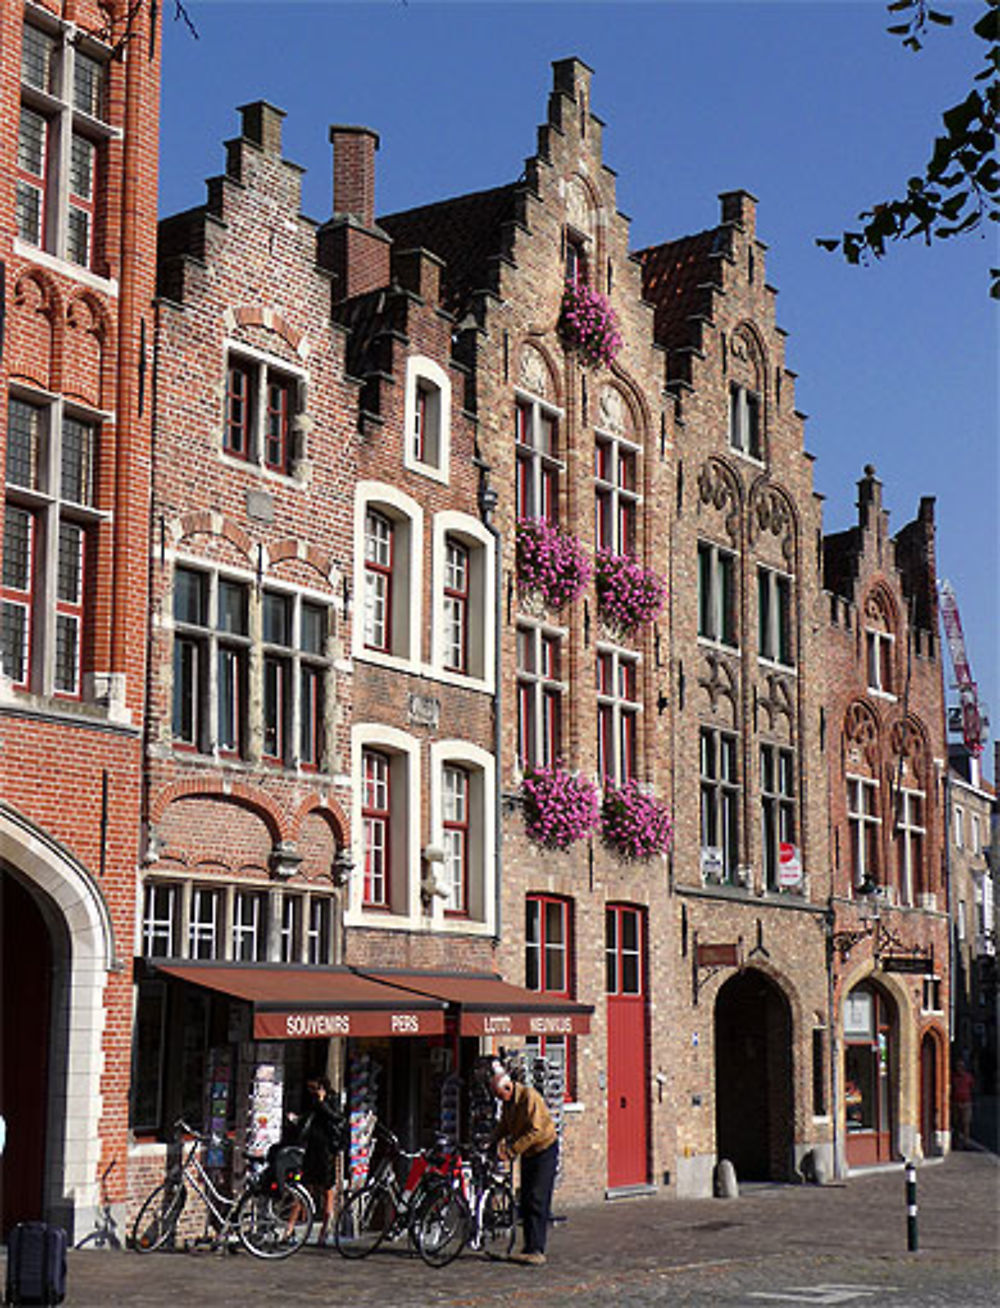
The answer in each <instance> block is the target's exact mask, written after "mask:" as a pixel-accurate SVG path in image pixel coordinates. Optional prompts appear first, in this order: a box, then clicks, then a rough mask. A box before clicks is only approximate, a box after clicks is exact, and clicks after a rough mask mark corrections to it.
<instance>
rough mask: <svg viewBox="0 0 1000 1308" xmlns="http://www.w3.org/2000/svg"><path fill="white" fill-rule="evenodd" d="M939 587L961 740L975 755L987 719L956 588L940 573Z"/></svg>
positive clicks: (981, 739) (983, 736)
mask: <svg viewBox="0 0 1000 1308" xmlns="http://www.w3.org/2000/svg"><path fill="white" fill-rule="evenodd" d="M938 590H939V592H940V596H941V621H942V622H943V623H944V634H945V637H946V639H947V641H948V651H949V653H950V654H951V666H952V667H953V668H954V669H955V683H956V686H957V688H958V700H959V706H960V707H959V712H960V715H961V726H962V740H963V742H964V744H965V748H966V749H967V750H968V751H969V753H970V754H971V755H972V756H973V757H975V758H978V757H979V755H980V754H981V753H982V752H983V743H984V741H985V739H986V728H987V726H988V725H989V723H988V720H987V718H986V715H985V713H984V712H983V711H982V708H981V706H980V703H979V692H978V690H977V689H976V683H975V682H974V681H973V679H972V668H971V667H970V666H969V658H968V655H967V654H966V652H965V637H964V636H963V635H962V620H961V618H960V617H959V616H958V600H957V599H956V598H955V591H954V589H953V588H952V585H951V582H950V581H946V580H945V579H944V578H943V577H942V578H941V580H940V581H939V582H938ZM950 725H951V724H950V722H949V726H950Z"/></svg>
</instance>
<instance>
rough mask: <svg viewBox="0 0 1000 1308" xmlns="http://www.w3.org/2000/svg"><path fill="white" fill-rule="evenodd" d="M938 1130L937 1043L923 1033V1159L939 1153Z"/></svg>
mask: <svg viewBox="0 0 1000 1308" xmlns="http://www.w3.org/2000/svg"><path fill="white" fill-rule="evenodd" d="M938 1130H939V1128H938V1042H937V1040H935V1038H934V1036H933V1035H931V1033H930V1031H925V1032H924V1038H923V1039H922V1040H921V1042H920V1143H921V1146H922V1148H923V1151H924V1157H925V1158H927V1157H929V1156H930V1155H931V1154H936V1153H939V1152H940V1147H939V1143H938Z"/></svg>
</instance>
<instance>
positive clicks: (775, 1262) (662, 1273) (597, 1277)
mask: <svg viewBox="0 0 1000 1308" xmlns="http://www.w3.org/2000/svg"><path fill="white" fill-rule="evenodd" d="M918 1197H919V1205H920V1217H919V1235H920V1251H919V1253H916V1254H911V1253H907V1250H906V1210H905V1190H904V1175H903V1169H902V1167H901V1166H897V1167H893V1168H892V1169H890V1170H888V1171H878V1172H872V1173H868V1174H863V1175H856V1176H854V1177H852V1178H851V1179H850V1180H849V1181H848V1182H847V1183H845V1184H838V1185H831V1186H826V1187H823V1188H817V1187H813V1186H808V1187H803V1186H747V1187H744V1190H743V1193H742V1194H741V1196H740V1198H738V1199H732V1200H722V1199H703V1200H675V1199H667V1198H646V1199H630V1200H619V1201H616V1202H614V1203H605V1204H600V1205H595V1206H589V1207H586V1208H572V1209H569V1210H568V1211H567V1212H566V1213H565V1219H566V1220H565V1221H561V1222H559V1223H558V1224H557V1225H556V1226H555V1228H554V1230H553V1233H552V1237H551V1241H550V1246H549V1262H548V1265H547V1266H546V1267H545V1268H544V1269H538V1268H529V1267H523V1266H519V1265H517V1264H509V1263H495V1262H490V1261H488V1260H486V1259H484V1258H482V1257H481V1256H479V1255H475V1254H472V1253H468V1252H467V1253H465V1254H463V1255H462V1257H461V1258H460V1259H459V1260H458V1261H457V1262H455V1263H453V1264H452V1265H451V1266H450V1267H447V1268H444V1269H441V1270H438V1271H435V1270H433V1269H431V1268H429V1267H426V1266H424V1264H423V1263H422V1262H420V1260H419V1259H417V1258H416V1257H412V1256H410V1255H409V1254H407V1253H406V1252H405V1251H404V1250H403V1249H402V1248H391V1249H387V1250H384V1251H379V1252H378V1253H376V1254H375V1255H373V1256H372V1257H371V1258H369V1259H367V1260H366V1261H364V1262H360V1263H348V1262H345V1261H344V1260H343V1259H342V1258H340V1257H339V1255H338V1254H337V1253H336V1252H335V1251H327V1250H320V1249H315V1248H308V1249H305V1250H303V1251H301V1252H300V1253H299V1254H297V1255H296V1256H295V1257H293V1258H291V1259H289V1260H288V1261H286V1262H281V1263H266V1262H260V1261H258V1260H256V1259H253V1258H250V1257H248V1256H247V1255H246V1254H244V1253H240V1254H237V1255H235V1256H233V1255H228V1254H216V1253H187V1254H185V1253H164V1254H149V1255H146V1256H140V1255H138V1254H135V1253H125V1254H117V1253H106V1252H101V1251H98V1252H80V1253H76V1252H73V1253H71V1254H70V1259H69V1293H68V1295H67V1298H66V1304H67V1305H69V1306H70V1308H76V1306H86V1308H110V1306H112V1305H129V1308H168V1306H169V1308H179V1306H180V1305H182V1304H183V1305H196V1306H198V1305H202V1304H205V1305H211V1306H212V1308H249V1306H250V1305H251V1304H258V1303H263V1304H269V1303H276V1304H281V1305H285V1304H310V1305H313V1306H316V1305H323V1304H337V1305H345V1308H354V1306H355V1305H357V1306H358V1308H362V1306H364V1305H374V1304H386V1305H398V1306H399V1308H411V1306H413V1308H417V1306H420V1308H423V1306H424V1305H445V1306H446V1308H499V1305H501V1304H503V1305H505V1306H507V1308H511V1306H513V1308H519V1306H520V1305H529V1304H530V1305H532V1308H535V1305H544V1306H545V1308H550V1306H556V1305H562V1304H566V1305H573V1306H574V1308H587V1306H588V1305H593V1308H598V1305H599V1306H600V1308H618V1306H619V1305H621V1306H622V1308H628V1306H630V1305H651V1304H664V1305H666V1304H670V1305H671V1308H676V1306H677V1305H692V1308H694V1306H698V1305H701V1306H704V1308H708V1306H709V1305H711V1306H712V1308H715V1306H716V1305H727V1306H728V1305H732V1306H733V1308H736V1306H738V1308H767V1305H768V1304H772V1305H773V1304H780V1303H786V1304H787V1303H799V1304H841V1303H848V1304H850V1303H855V1304H859V1305H865V1304H868V1305H872V1306H873V1308H912V1306H913V1305H921V1306H923V1305H945V1304H948V1305H954V1308H974V1306H978V1305H984V1306H986V1305H994V1304H995V1303H996V1301H997V1286H998V1284H1000V1281H998V1273H1000V1259H998V1236H1000V1225H998V1213H1000V1203H998V1201H1000V1165H998V1160H997V1159H996V1158H995V1157H994V1156H993V1155H991V1154H986V1153H957V1154H953V1155H952V1156H951V1157H950V1158H949V1159H948V1160H947V1161H945V1162H943V1163H935V1164H929V1165H927V1166H925V1167H922V1168H921V1169H920V1170H919V1172H918ZM558 1211H559V1208H558V1204H557V1212H558Z"/></svg>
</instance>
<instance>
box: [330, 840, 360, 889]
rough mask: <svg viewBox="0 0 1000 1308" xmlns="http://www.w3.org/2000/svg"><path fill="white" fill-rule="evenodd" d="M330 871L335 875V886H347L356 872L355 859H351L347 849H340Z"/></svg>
mask: <svg viewBox="0 0 1000 1308" xmlns="http://www.w3.org/2000/svg"><path fill="white" fill-rule="evenodd" d="M330 870H331V872H332V873H333V884H334V885H335V886H346V885H347V883H348V881H350V879H351V873H352V872H353V871H354V859H353V858H351V855H350V852H349V851H348V850H346V849H338V850H337V853H336V855H335V856H334V860H333V865H332V867H331V869H330Z"/></svg>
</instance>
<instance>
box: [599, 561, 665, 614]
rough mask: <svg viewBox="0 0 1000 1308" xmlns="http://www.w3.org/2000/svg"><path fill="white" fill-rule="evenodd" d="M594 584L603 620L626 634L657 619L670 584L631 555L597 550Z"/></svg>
mask: <svg viewBox="0 0 1000 1308" xmlns="http://www.w3.org/2000/svg"><path fill="white" fill-rule="evenodd" d="M594 584H595V587H596V589H597V607H598V609H599V610H600V613H601V616H602V617H603V618H604V619H605V620H606V621H608V622H610V623H611V624H612V625H613V626H616V627H618V628H619V629H620V630H621V631H624V632H626V633H629V632H633V631H636V630H637V629H638V628H639V627H642V626H644V625H645V624H646V623H647V622H652V621H653V620H654V619H655V618H657V617H658V616H659V614H660V612H661V610H662V608H663V605H664V603H665V601H666V598H667V583H666V582H665V581H664V579H663V578H662V577H661V576H660V575H659V573H656V572H652V571H650V570H649V569H648V568H644V567H643V566H642V565H641V564H640V563H638V562H636V560H635V559H633V558H632V557H631V556H630V555H628V554H615V553H614V552H613V551H612V550H609V549H603V550H598V552H597V558H596V560H595V570H594Z"/></svg>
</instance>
